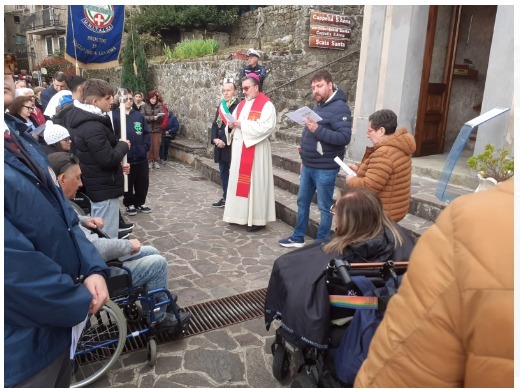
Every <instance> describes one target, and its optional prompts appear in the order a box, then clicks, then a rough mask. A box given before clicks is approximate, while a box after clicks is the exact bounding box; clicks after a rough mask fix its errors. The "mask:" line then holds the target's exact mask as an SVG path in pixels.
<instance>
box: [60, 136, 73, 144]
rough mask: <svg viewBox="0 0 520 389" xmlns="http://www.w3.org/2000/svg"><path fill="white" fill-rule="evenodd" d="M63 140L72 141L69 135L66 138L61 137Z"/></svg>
mask: <svg viewBox="0 0 520 389" xmlns="http://www.w3.org/2000/svg"><path fill="white" fill-rule="evenodd" d="M62 141H63V142H67V143H68V142H72V140H70V136H68V137H66V138H63V139H62Z"/></svg>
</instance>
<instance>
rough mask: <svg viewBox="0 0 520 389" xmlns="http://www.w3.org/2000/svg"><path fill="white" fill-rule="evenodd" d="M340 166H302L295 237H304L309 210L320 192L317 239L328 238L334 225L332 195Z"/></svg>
mask: <svg viewBox="0 0 520 389" xmlns="http://www.w3.org/2000/svg"><path fill="white" fill-rule="evenodd" d="M338 172H339V168H338V169H333V170H325V169H316V168H311V167H307V166H305V165H304V166H303V167H302V172H301V175H300V189H299V190H298V220H297V222H296V228H295V229H294V232H293V235H292V237H293V238H301V239H303V238H304V236H305V233H306V232H307V225H308V224H309V210H310V206H311V202H312V198H313V197H314V192H316V191H317V192H318V209H319V210H320V213H321V220H320V226H319V228H318V236H317V238H316V239H317V240H324V239H328V238H329V236H330V227H331V226H332V214H331V213H330V207H331V205H332V201H333V200H332V196H333V195H334V187H335V185H336V176H337V175H338Z"/></svg>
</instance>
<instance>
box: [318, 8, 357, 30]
mask: <svg viewBox="0 0 520 389" xmlns="http://www.w3.org/2000/svg"><path fill="white" fill-rule="evenodd" d="M310 22H311V23H313V24H329V25H333V26H342V27H350V26H351V25H352V19H350V18H349V17H348V16H345V15H336V14H329V13H325V12H317V11H311V15H310Z"/></svg>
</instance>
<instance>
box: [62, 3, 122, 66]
mask: <svg viewBox="0 0 520 389" xmlns="http://www.w3.org/2000/svg"><path fill="white" fill-rule="evenodd" d="M68 10H69V12H68V23H67V24H68V25H67V46H66V47H67V49H66V53H65V58H66V59H67V60H68V61H70V62H72V63H73V64H76V61H77V63H78V65H79V67H80V68H82V69H105V68H109V67H116V66H119V62H118V58H119V52H120V50H121V37H122V36H123V24H124V21H125V7H124V5H70V6H69V7H68Z"/></svg>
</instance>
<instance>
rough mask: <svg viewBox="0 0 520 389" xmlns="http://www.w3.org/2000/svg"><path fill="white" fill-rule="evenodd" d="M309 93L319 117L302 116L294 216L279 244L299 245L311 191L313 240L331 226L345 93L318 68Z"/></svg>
mask: <svg viewBox="0 0 520 389" xmlns="http://www.w3.org/2000/svg"><path fill="white" fill-rule="evenodd" d="M311 89H312V95H313V96H314V100H315V101H316V104H315V105H314V108H313V111H314V112H316V113H317V114H318V115H319V116H320V117H321V118H322V119H321V120H320V121H319V122H316V121H315V120H313V119H312V118H307V119H305V120H304V123H305V127H304V128H303V133H302V140H301V146H300V156H301V158H302V165H303V166H302V171H301V175H300V188H299V190H298V219H297V222H296V228H295V229H294V232H293V234H292V236H290V237H289V238H285V239H281V240H280V241H279V242H278V243H279V244H280V245H281V246H283V247H303V246H304V245H305V243H304V237H305V233H306V231H307V224H308V223H309V209H310V206H311V201H312V198H313V197H314V193H315V192H317V194H318V208H319V210H320V214H321V220H320V226H319V228H318V236H317V240H326V239H328V237H329V236H330V228H331V226H332V214H331V212H330V207H331V205H332V202H333V200H332V196H333V195H334V186H335V184H336V176H337V174H338V171H339V166H338V164H337V163H336V162H335V161H334V158H335V157H339V158H340V159H341V160H343V157H344V156H345V146H346V145H348V144H349V143H350V136H351V133H352V130H351V128H352V118H351V115H350V108H349V107H348V105H347V103H346V100H347V97H346V96H345V92H343V91H342V90H341V89H340V88H339V87H337V86H336V85H334V83H333V82H332V76H331V74H330V73H329V72H328V71H326V70H320V71H318V72H316V73H314V75H313V76H312V78H311Z"/></svg>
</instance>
